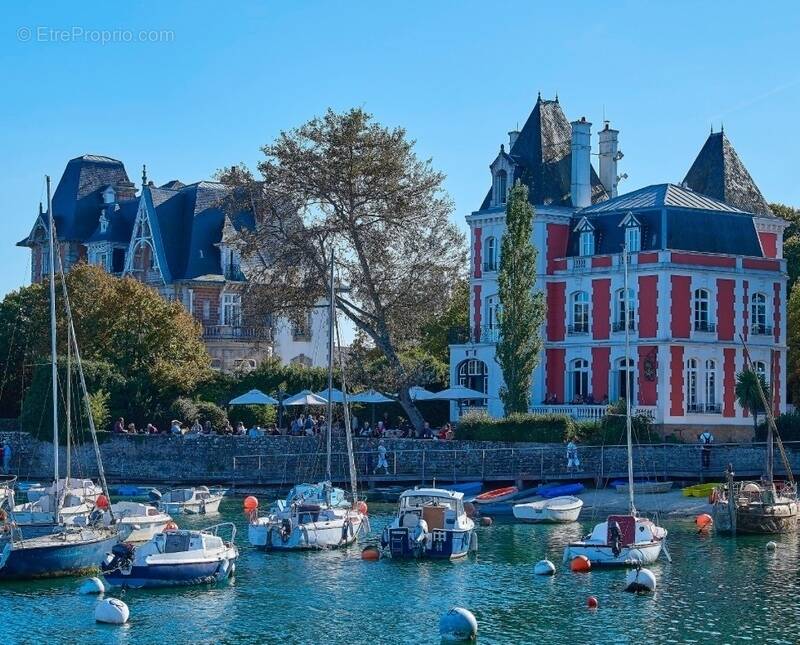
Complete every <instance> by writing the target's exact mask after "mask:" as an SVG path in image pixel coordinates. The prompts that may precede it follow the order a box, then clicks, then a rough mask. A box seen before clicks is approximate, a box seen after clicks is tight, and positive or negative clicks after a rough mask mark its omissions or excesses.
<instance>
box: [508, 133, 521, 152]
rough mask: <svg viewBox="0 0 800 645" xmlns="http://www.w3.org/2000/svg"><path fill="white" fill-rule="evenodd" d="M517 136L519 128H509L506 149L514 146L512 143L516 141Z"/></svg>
mask: <svg viewBox="0 0 800 645" xmlns="http://www.w3.org/2000/svg"><path fill="white" fill-rule="evenodd" d="M517 137H519V130H511V131H510V132H509V133H508V149H509V150H511V148H513V147H514V144H515V143H516V142H517Z"/></svg>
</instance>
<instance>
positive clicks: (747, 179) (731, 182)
mask: <svg viewBox="0 0 800 645" xmlns="http://www.w3.org/2000/svg"><path fill="white" fill-rule="evenodd" d="M683 183H684V184H686V185H687V186H688V187H689V188H691V189H692V190H694V191H695V192H698V193H703V194H704V195H708V196H709V197H713V198H714V199H718V200H720V201H723V202H725V203H726V204H730V205H731V206H735V207H736V208H739V209H741V210H744V211H747V212H748V213H756V214H757V215H767V216H771V217H774V215H775V214H774V213H773V212H772V210H770V207H769V205H768V204H767V200H765V199H764V196H763V195H762V194H761V191H760V190H759V189H758V186H756V183H755V182H754V181H753V178H752V177H751V176H750V173H749V172H747V168H745V166H744V164H743V163H742V160H741V159H740V158H739V155H738V154H736V150H734V149H733V146H732V145H731V142H730V141H729V140H728V137H727V136H726V135H725V133H724V132H712V133H711V134H710V135H709V136H708V139H706V142H705V144H704V145H703V148H702V149H701V150H700V153H699V154H698V155H697V158H696V159H695V160H694V163H693V164H692V167H691V168H689V172H687V173H686V177H685V178H684V180H683Z"/></svg>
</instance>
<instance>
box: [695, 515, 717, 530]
mask: <svg viewBox="0 0 800 645" xmlns="http://www.w3.org/2000/svg"><path fill="white" fill-rule="evenodd" d="M694 523H695V524H696V525H697V528H698V529H699V530H700V531H708V529H710V528H711V527H712V526H713V525H714V519H713V518H712V517H711V516H710V515H709V514H708V513H701V514H700V515H698V516H697V517H696V518H694Z"/></svg>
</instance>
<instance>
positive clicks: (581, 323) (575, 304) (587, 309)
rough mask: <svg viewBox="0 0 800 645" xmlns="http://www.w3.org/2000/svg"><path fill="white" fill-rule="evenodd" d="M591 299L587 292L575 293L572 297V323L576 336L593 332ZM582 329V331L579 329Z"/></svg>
mask: <svg viewBox="0 0 800 645" xmlns="http://www.w3.org/2000/svg"><path fill="white" fill-rule="evenodd" d="M591 320H592V318H591V298H590V297H589V294H588V293H587V292H586V291H575V292H573V293H572V294H571V295H570V322H571V324H572V330H573V332H574V333H576V334H588V333H589V332H590V331H591V328H592V324H591ZM578 327H580V329H578Z"/></svg>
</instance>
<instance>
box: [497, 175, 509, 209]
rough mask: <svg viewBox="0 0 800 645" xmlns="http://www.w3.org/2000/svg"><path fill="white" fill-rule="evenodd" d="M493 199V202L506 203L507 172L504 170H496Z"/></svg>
mask: <svg viewBox="0 0 800 645" xmlns="http://www.w3.org/2000/svg"><path fill="white" fill-rule="evenodd" d="M494 186H495V188H494V189H495V193H494V201H495V204H498V205H499V204H505V203H506V192H507V191H508V173H507V172H506V171H505V170H498V171H497V174H496V175H495V178H494Z"/></svg>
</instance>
